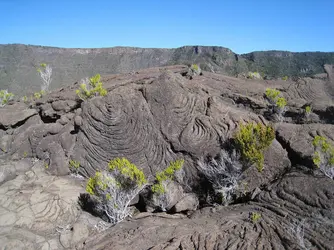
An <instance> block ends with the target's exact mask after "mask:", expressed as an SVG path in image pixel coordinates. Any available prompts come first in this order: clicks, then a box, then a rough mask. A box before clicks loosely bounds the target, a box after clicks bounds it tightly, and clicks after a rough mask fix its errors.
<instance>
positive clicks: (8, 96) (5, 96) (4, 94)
mask: <svg viewBox="0 0 334 250" xmlns="http://www.w3.org/2000/svg"><path fill="white" fill-rule="evenodd" d="M13 97H14V94H13V93H10V92H8V91H7V90H0V107H4V106H5V105H6V104H7V103H8V102H9V101H10V100H12V99H13Z"/></svg>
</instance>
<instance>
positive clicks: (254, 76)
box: [247, 71, 261, 79]
mask: <svg viewBox="0 0 334 250" xmlns="http://www.w3.org/2000/svg"><path fill="white" fill-rule="evenodd" d="M247 78H249V79H261V75H260V73H259V72H256V71H255V72H248V74H247Z"/></svg>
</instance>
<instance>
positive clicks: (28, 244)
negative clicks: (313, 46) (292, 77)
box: [0, 48, 334, 249]
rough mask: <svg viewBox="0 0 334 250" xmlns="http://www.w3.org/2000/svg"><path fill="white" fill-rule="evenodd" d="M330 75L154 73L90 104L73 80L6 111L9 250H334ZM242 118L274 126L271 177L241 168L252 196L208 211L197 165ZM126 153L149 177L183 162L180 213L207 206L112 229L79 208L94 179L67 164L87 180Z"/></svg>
mask: <svg viewBox="0 0 334 250" xmlns="http://www.w3.org/2000/svg"><path fill="white" fill-rule="evenodd" d="M119 50H120V51H122V48H119ZM84 52H85V51H81V53H84ZM142 52H143V51H142ZM115 53H116V52H115ZM117 53H118V52H117ZM134 53H137V52H134ZM143 53H144V52H143ZM161 53H162V52H161ZM200 53H204V52H203V51H201V52H200ZM228 53H230V52H228ZM325 69H326V72H327V73H326V78H321V79H318V78H315V79H313V78H303V79H301V80H300V81H298V82H293V81H283V80H275V81H274V80H273V81H263V80H250V79H238V78H233V77H229V76H223V75H219V74H215V73H211V72H207V71H204V72H203V75H200V76H193V77H191V79H190V77H189V76H188V75H187V74H188V67H187V66H182V65H178V66H170V67H162V68H150V69H145V70H140V71H137V72H134V73H133V74H115V75H106V76H104V77H103V79H102V80H103V83H104V86H105V88H106V89H107V90H108V94H107V95H106V96H105V97H94V98H92V99H89V100H87V101H84V102H83V101H82V100H80V99H79V98H78V97H77V96H76V94H75V89H77V88H78V84H75V85H71V86H68V87H65V88H62V89H58V90H55V91H53V92H51V93H50V94H49V95H47V96H45V97H43V98H42V99H40V100H37V101H36V102H31V103H28V104H27V103H23V102H12V103H10V104H9V105H7V106H5V107H4V108H0V145H1V149H0V171H1V175H0V176H1V177H0V184H1V185H0V200H1V203H0V243H1V245H2V246H4V247H7V248H9V249H194V248H195V249H218V248H219V249H221V248H222V249H302V248H304V247H305V248H317V249H331V248H332V246H333V245H334V241H333V239H334V237H333V236H334V212H333V211H334V193H333V190H334V182H333V180H332V179H329V178H327V177H325V176H324V175H323V174H322V173H321V172H320V171H318V170H317V169H315V168H314V166H313V163H312V156H313V153H314V148H313V146H312V140H313V138H314V136H315V135H324V136H326V137H327V138H328V139H329V141H330V143H333V142H334V125H333V124H334V113H333V110H334V103H333V100H334V98H333V97H334V93H333V84H334V83H333V80H332V74H333V73H332V72H333V70H332V66H331V65H326V67H325ZM268 87H270V88H276V89H279V90H281V93H282V95H283V96H284V97H285V98H286V99H287V101H288V105H287V108H288V109H287V111H286V113H285V115H284V117H283V119H282V121H281V122H277V121H276V120H275V119H274V118H273V117H272V116H271V114H270V112H269V113H268V110H269V107H268V103H267V102H266V100H265V99H264V96H263V93H264V92H265V90H266V88H268ZM305 105H311V106H312V108H313V112H312V114H311V115H310V116H309V118H308V119H305V118H304V116H303V109H304V107H305ZM241 121H256V122H261V123H264V124H268V123H269V122H272V123H273V124H274V126H275V129H276V135H275V140H274V141H273V143H272V144H271V146H270V147H269V149H268V150H267V151H266V152H265V164H264V170H263V172H262V173H259V172H258V171H257V170H256V168H255V167H251V168H248V169H246V170H245V171H244V172H243V180H242V181H243V183H246V185H241V184H240V188H241V189H242V190H240V192H241V193H244V194H245V195H244V196H241V197H240V199H238V200H235V202H234V203H233V204H231V205H229V206H225V207H224V206H216V207H215V206H209V207H207V205H208V204H205V202H203V197H204V196H205V192H204V193H203V190H205V186H201V184H200V183H199V182H198V177H199V173H198V171H197V164H198V160H199V159H200V158H201V157H209V158H210V157H215V156H216V155H217V154H219V153H220V151H221V148H222V144H223V143H224V142H226V141H227V140H228V138H230V137H231V136H232V135H233V133H234V132H235V131H236V129H237V128H238V126H239V123H240V122H241ZM122 156H124V157H126V158H128V159H129V160H131V162H133V163H134V164H136V165H137V166H138V167H139V168H140V169H143V171H144V172H145V174H146V176H148V178H149V179H152V178H153V176H154V175H155V173H156V172H157V171H160V170H163V169H165V168H166V166H167V165H168V163H169V162H170V161H171V160H174V159H179V158H182V159H184V160H185V165H184V170H185V172H186V175H185V176H186V179H185V184H184V185H185V186H184V187H183V190H184V191H183V193H179V195H178V196H177V198H175V199H176V202H175V203H176V205H175V207H176V208H175V209H176V210H179V211H183V210H192V209H190V208H193V207H192V204H191V201H192V200H191V199H190V198H189V197H191V196H196V197H199V199H200V200H201V199H202V201H201V205H200V207H199V208H200V209H199V210H197V211H188V212H183V213H176V214H166V213H151V212H139V211H137V212H136V215H135V216H134V217H133V218H132V219H130V218H129V219H128V220H127V221H124V222H121V223H120V224H118V225H116V226H114V227H111V228H107V229H106V224H105V223H104V222H101V219H99V218H97V217H94V216H92V215H91V214H89V213H87V212H85V211H83V210H82V209H81V208H80V207H79V206H78V196H79V194H80V193H84V192H85V190H84V187H85V184H86V180H85V179H78V178H75V177H73V176H71V175H69V173H70V170H69V164H68V162H69V159H72V158H74V159H76V160H78V161H79V162H80V164H81V168H80V170H79V173H80V174H81V175H82V176H83V177H89V176H91V175H92V174H94V173H95V171H96V170H101V169H104V168H106V167H107V162H108V161H109V160H110V159H112V158H114V157H122ZM189 187H190V189H189ZM194 187H197V188H194ZM204 200H205V199H204ZM137 202H138V201H137ZM139 202H140V201H139ZM134 203H136V202H134ZM135 205H136V204H135ZM182 208H184V209H182ZM175 209H174V211H175ZM254 213H257V214H260V215H261V218H260V219H259V221H258V222H254V221H252V219H251V215H252V214H254Z"/></svg>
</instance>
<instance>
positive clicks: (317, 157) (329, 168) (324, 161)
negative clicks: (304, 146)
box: [313, 135, 334, 179]
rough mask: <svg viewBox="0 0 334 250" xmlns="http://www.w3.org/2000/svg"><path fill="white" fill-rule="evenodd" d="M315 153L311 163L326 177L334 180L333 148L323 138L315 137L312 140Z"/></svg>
mask: <svg viewBox="0 0 334 250" xmlns="http://www.w3.org/2000/svg"><path fill="white" fill-rule="evenodd" d="M313 146H314V148H315V152H314V155H313V163H314V165H315V166H316V167H317V168H319V169H320V170H321V171H322V172H323V173H324V174H325V175H326V176H327V177H329V178H331V179H333V178H334V146H333V145H331V144H330V143H329V142H328V140H327V138H325V137H324V136H319V135H317V136H315V137H314V139H313Z"/></svg>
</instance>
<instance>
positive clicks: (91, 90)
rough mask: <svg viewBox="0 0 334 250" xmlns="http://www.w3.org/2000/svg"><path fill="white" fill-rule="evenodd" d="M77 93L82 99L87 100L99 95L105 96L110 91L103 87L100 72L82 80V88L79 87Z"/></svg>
mask: <svg viewBox="0 0 334 250" xmlns="http://www.w3.org/2000/svg"><path fill="white" fill-rule="evenodd" d="M75 93H76V94H77V95H78V96H79V98H80V99H82V100H87V99H88V98H90V97H93V96H97V95H100V96H105V95H107V93H108V92H107V90H106V89H104V88H103V84H102V82H101V76H100V74H97V75H95V76H93V77H91V78H89V79H88V78H86V79H84V80H82V82H81V84H80V88H79V89H77V90H76V91H75Z"/></svg>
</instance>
